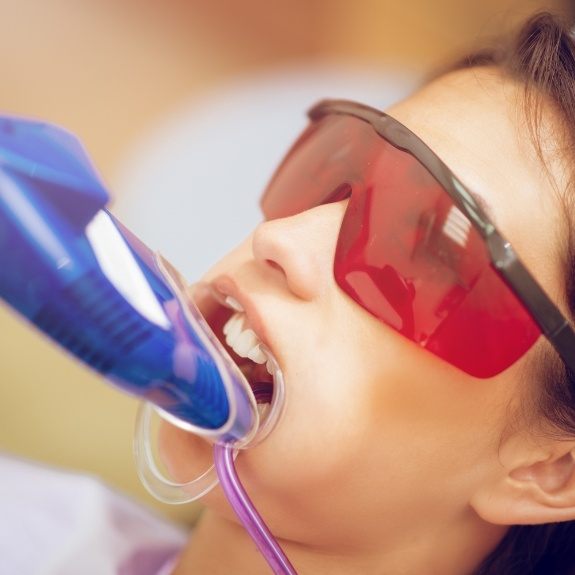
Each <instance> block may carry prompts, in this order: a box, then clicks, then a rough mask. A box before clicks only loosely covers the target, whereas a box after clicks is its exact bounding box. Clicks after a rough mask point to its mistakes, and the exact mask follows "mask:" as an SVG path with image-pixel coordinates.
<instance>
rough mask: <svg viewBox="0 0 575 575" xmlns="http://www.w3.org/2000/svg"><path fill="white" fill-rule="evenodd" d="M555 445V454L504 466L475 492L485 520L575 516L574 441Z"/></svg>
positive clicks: (513, 521)
mask: <svg viewBox="0 0 575 575" xmlns="http://www.w3.org/2000/svg"><path fill="white" fill-rule="evenodd" d="M554 447H555V448H556V449H555V450H554V453H553V454H551V455H549V454H548V455H547V456H543V454H541V458H540V459H539V460H538V461H535V462H533V463H527V464H520V465H518V466H515V467H513V468H511V470H505V469H504V468H503V469H502V474H501V475H500V476H499V478H498V479H496V480H495V481H494V483H492V484H490V485H484V486H482V487H481V488H480V489H479V490H478V491H477V492H476V493H475V494H474V496H473V497H472V499H471V502H470V503H471V506H472V508H473V509H474V510H475V511H476V512H477V513H478V515H479V516H480V517H482V518H483V519H484V520H485V521H488V522H490V523H494V524H499V525H535V524H542V523H555V522H559V521H570V520H573V519H575V450H574V449H573V445H572V444H571V442H569V443H568V442H560V441H558V442H556V444H555V445H554ZM569 448H571V449H569ZM531 455H533V453H532V454H531Z"/></svg>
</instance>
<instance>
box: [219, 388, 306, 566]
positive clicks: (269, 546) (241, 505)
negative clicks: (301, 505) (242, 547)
mask: <svg viewBox="0 0 575 575" xmlns="http://www.w3.org/2000/svg"><path fill="white" fill-rule="evenodd" d="M272 389H273V388H272V385H271V384H264V383H262V384H256V385H255V386H254V389H253V392H254V395H255V397H256V401H257V402H258V403H269V402H270V401H271V397H272ZM214 460H215V467H216V472H217V474H218V478H219V480H220V484H221V486H222V489H223V490H224V493H225V495H226V497H227V499H228V501H229V502H230V504H231V506H232V509H233V510H234V512H235V514H236V515H237V516H238V518H239V520H240V521H241V522H242V525H243V526H244V527H245V529H246V531H247V532H248V534H249V536H250V537H251V538H252V539H253V540H254V543H255V544H256V546H257V548H258V549H259V550H260V552H261V554H262V555H263V556H264V558H265V560H266V561H267V562H268V564H269V566H270V567H271V568H272V570H273V572H274V574H275V575H297V571H296V570H295V569H294V568H293V565H292V564H291V563H290V561H289V559H288V558H287V557H286V554H285V553H284V552H283V549H282V548H281V547H280V545H279V543H278V542H277V541H276V539H275V537H274V536H273V535H272V533H271V532H270V530H269V529H268V527H267V525H266V524H265V522H264V520H263V519H262V517H261V515H260V514H259V513H258V512H257V510H256V508H255V507H254V504H253V503H252V501H251V499H250V498H249V495H248V494H247V493H246V490H245V489H244V487H243V485H242V483H241V481H240V478H239V477H238V474H237V472H236V469H235V466H234V448H233V446H232V445H229V444H228V445H217V444H216V445H214Z"/></svg>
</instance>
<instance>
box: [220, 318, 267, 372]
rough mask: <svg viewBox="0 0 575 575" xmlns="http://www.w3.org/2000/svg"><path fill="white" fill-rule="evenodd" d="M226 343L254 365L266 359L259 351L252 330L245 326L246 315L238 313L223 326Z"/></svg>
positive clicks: (259, 348) (256, 339)
mask: <svg viewBox="0 0 575 575" xmlns="http://www.w3.org/2000/svg"><path fill="white" fill-rule="evenodd" d="M224 335H225V336H226V343H227V344H228V345H229V346H230V347H231V348H232V349H233V350H234V351H235V352H236V353H237V354H238V355H239V356H240V357H247V358H248V359H251V360H252V361H253V362H255V363H266V361H267V357H266V355H265V353H264V352H263V351H262V350H261V347H260V346H261V343H262V342H261V341H260V339H259V338H258V336H257V335H256V334H255V332H254V330H253V329H250V328H249V327H248V326H247V318H246V314H245V313H243V312H241V311H238V312H236V313H234V315H232V317H231V318H230V319H229V320H228V321H227V322H226V324H225V325H224Z"/></svg>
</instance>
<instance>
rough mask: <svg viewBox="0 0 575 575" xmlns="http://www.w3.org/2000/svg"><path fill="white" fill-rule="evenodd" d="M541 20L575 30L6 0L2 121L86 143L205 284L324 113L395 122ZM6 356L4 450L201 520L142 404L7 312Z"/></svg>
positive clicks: (506, 4)
mask: <svg viewBox="0 0 575 575" xmlns="http://www.w3.org/2000/svg"><path fill="white" fill-rule="evenodd" d="M537 8H549V9H552V10H554V11H556V12H559V13H561V14H563V15H565V16H566V17H569V18H571V19H575V9H574V4H573V2H572V0H548V1H528V0H482V1H481V2H476V1H471V0H469V1H467V0H435V1H434V2H428V1H426V0H414V1H412V2H397V1H392V0H354V1H353V2H352V1H350V0H330V1H327V0H242V1H237V0H236V1H234V0H120V1H118V0H83V1H82V2H73V1H71V0H18V1H17V2H15V1H13V0H12V1H10V0H0V69H1V70H2V80H1V82H0V85H1V89H0V111H2V112H5V113H13V114H18V115H24V116H31V117H35V118H41V119H44V120H48V121H50V122H54V123H57V124H60V125H62V126H64V127H66V128H67V129H69V130H71V131H72V132H74V133H75V134H76V135H78V137H79V138H80V139H81V140H82V141H83V142H84V144H85V146H86V148H87V150H88V152H89V154H90V156H91V157H92V159H93V161H94V163H95V165H96V166H97V168H98V169H99V171H100V173H101V174H102V176H103V179H104V181H105V182H106V183H107V185H108V187H109V189H110V191H111V193H112V195H113V197H114V204H113V208H112V211H114V212H115V213H116V214H117V215H119V216H120V218H121V219H122V220H124V222H125V223H126V224H127V225H128V226H129V227H131V228H132V229H133V230H134V231H135V232H136V233H138V234H139V235H140V236H141V237H142V239H143V240H144V241H145V242H146V243H148V245H150V246H151V247H154V248H156V249H158V250H159V251H161V252H162V253H163V254H164V255H166V256H167V257H168V258H169V259H171V260H172V261H173V262H174V263H175V264H176V266H177V267H179V268H180V269H181V270H182V271H183V272H184V274H185V275H186V276H187V277H188V279H189V280H190V281H194V279H196V278H197V277H199V276H200V274H201V273H202V270H203V269H205V268H206V267H207V266H208V265H209V263H210V262H213V261H214V260H215V259H216V258H217V257H219V256H220V255H221V254H222V253H224V252H225V251H226V250H227V249H229V248H230V247H231V246H233V245H234V244H235V243H237V242H238V241H239V240H240V239H241V238H242V236H243V235H245V234H246V233H247V232H248V231H249V230H250V229H251V228H252V227H253V225H254V224H255V223H256V222H257V219H258V212H257V198H258V195H259V193H260V192H261V190H262V188H263V186H264V185H265V182H266V180H267V179H268V178H269V176H270V174H271V172H272V171H273V168H274V165H275V163H277V161H278V160H279V159H280V157H281V155H282V152H283V151H284V150H285V148H286V147H287V146H288V145H289V144H290V142H291V140H292V139H293V137H294V136H295V135H296V134H297V133H298V131H299V130H300V129H301V127H302V126H303V125H304V124H305V110H306V108H307V107H309V106H310V105H311V104H312V103H314V101H316V100H318V99H320V98H322V97H350V98H355V99H359V100H362V101H365V102H366V103H370V104H373V105H376V106H380V107H383V106H385V105H387V104H389V103H391V102H392V101H393V100H394V99H397V98H399V97H401V96H402V95H403V94H406V93H407V92H408V91H409V90H410V89H412V88H413V87H414V86H416V85H417V82H418V81H420V79H421V78H422V77H424V76H425V74H427V73H429V72H430V71H432V70H433V69H434V68H436V67H438V66H441V65H442V64H444V63H446V62H449V60H450V59H452V58H454V57H457V56H458V55H461V54H462V53H463V52H464V51H466V50H468V49H470V48H472V47H473V46H475V45H477V44H478V43H481V40H482V39H483V38H486V37H491V36H493V35H496V34H497V33H499V32H501V31H502V30H506V29H508V28H509V26H511V25H512V24H513V23H514V22H516V21H518V20H520V19H522V18H524V17H525V15H527V14H529V13H531V12H532V11H534V10H535V9H537ZM0 350H1V351H0V452H6V453H11V454H16V455H17V456H21V457H25V458H31V459H34V460H38V461H41V462H46V463H49V464H52V465H56V466H61V467H65V468H69V469H74V470H80V471H84V472H88V473H91V474H96V475H98V476H99V477H101V478H102V479H103V480H105V481H106V482H108V483H109V484H111V485H113V486H115V487H116V488H118V489H121V490H123V491H126V492H128V493H130V494H131V495H132V496H133V497H135V498H137V499H139V500H141V501H144V502H145V503H147V504H149V505H153V506H155V507H156V508H158V509H160V510H161V512H162V513H165V514H167V515H169V516H171V517H173V518H176V519H178V520H181V521H187V520H189V519H190V518H191V517H192V516H193V509H190V507H183V508H182V507H176V508H171V507H168V506H162V505H160V504H158V503H156V502H154V501H153V500H152V498H151V497H150V496H148V495H147V494H146V493H145V491H144V490H143V488H142V487H141V486H140V485H139V483H138V480H137V477H136V473H135V469H134V464H133V459H132V453H131V450H132V434H133V427H134V419H135V412H136V409H137V402H136V401H135V400H134V399H132V398H130V397H127V396H125V395H122V394H120V393H118V392H117V391H115V390H114V389H112V388H110V387H108V386H107V385H104V384H102V382H101V381H99V379H98V378H97V377H95V376H94V375H92V374H91V373H88V371H87V370H85V369H84V368H82V366H80V365H78V364H77V363H75V362H73V361H71V360H70V359H69V358H68V357H67V356H65V355H64V354H62V353H61V352H60V351H58V350H56V349H55V348H53V347H52V345H51V344H49V343H48V342H47V341H45V340H44V339H42V338H41V337H40V336H39V335H38V334H37V333H35V332H34V331H32V329H30V328H29V327H28V326H27V325H25V324H24V323H23V322H21V321H20V320H19V319H18V318H16V317H15V316H14V315H13V314H12V313H11V312H10V311H9V310H7V309H6V308H5V307H3V306H1V305H0ZM1 481H2V479H1V478H0V483H1Z"/></svg>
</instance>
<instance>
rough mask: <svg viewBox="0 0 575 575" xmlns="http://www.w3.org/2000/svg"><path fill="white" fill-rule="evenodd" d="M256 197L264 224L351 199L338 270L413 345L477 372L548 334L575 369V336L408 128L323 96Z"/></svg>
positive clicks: (500, 366) (352, 292)
mask: <svg viewBox="0 0 575 575" xmlns="http://www.w3.org/2000/svg"><path fill="white" fill-rule="evenodd" d="M309 116H310V119H311V123H310V125H309V126H308V128H307V129H306V130H305V131H304V133H303V134H302V135H301V136H300V137H299V139H298V140H297V141H296V143H295V144H294V146H293V147H292V148H291V150H290V151H289V153H288V154H287V156H286V157H285V159H284V160H283V162H282V163H281V165H280V166H279V168H278V170H277V171H276V173H275V175H274V177H273V179H272V180H271V183H270V184H269V186H268V188H267V190H266V192H265V193H264V195H263V197H262V201H261V205H262V209H263V213H264V216H265V217H266V219H275V218H283V217H287V216H291V215H294V214H297V213H300V212H303V211H305V210H307V209H310V208H313V207H315V206H319V205H321V204H325V203H329V202H334V201H339V200H342V199H344V198H349V203H348V206H347V209H346V212H345V215H344V219H343V222H342V225H341V229H340V231H339V237H338V242H337V249H336V254H335V261H334V275H335V279H336V281H337V283H338V285H339V286H340V288H341V289H342V290H343V291H344V292H345V293H346V294H347V295H349V296H350V297H351V298H353V299H354V300H355V301H356V302H357V303H358V304H359V305H361V306H362V307H363V308H365V309H366V310H367V311H368V312H370V313H371V314H373V315H374V316H375V317H377V318H379V319H380V320H381V321H383V322H384V323H386V324H387V325H389V326H391V327H393V328H394V329H395V330H397V331H398V332H399V333H401V334H403V335H404V336H405V337H407V338H408V339H410V340H412V341H414V342H415V343H417V344H419V345H420V346H421V347H423V348H425V349H427V350H429V351H431V352H432V353H434V354H435V355H437V356H438V357H440V358H442V359H444V360H445V361H448V362H449V363H450V364H452V365H454V366H456V367H458V368H460V369H462V370H463V371H465V372H467V373H468V374H470V375H473V376H476V377H491V376H493V375H496V374H497V373H499V372H501V371H502V370H504V369H505V368H507V367H509V366H510V365H511V364H512V363H514V362H515V361H516V360H517V359H518V358H520V357H521V356H522V355H523V354H524V353H525V352H526V351H527V350H528V349H529V348H530V347H531V346H532V345H533V343H534V342H535V341H536V340H537V338H538V337H539V335H540V334H541V333H543V334H544V335H545V336H546V337H547V339H548V340H549V341H550V342H551V344H552V345H553V347H554V348H555V349H556V350H557V352H558V353H559V355H560V356H561V358H562V359H563V361H564V362H565V364H566V365H567V367H568V368H569V369H571V370H573V371H574V372H575V333H574V332H573V329H572V327H571V325H570V323H569V322H568V321H567V320H566V318H565V317H564V316H563V315H562V314H561V312H560V311H559V310H558V309H557V307H556V306H555V305H554V304H553V302H552V301H551V300H550V299H549V297H548V296H547V295H546V294H545V292H544V291H543V290H542V288H541V287H540V286H539V284H538V283H537V282H536V281H535V279H534V278H533V277H532V276H531V274H530V273H529V272H528V270H527V269H526V268H525V266H524V265H523V264H522V263H521V261H520V260H519V259H518V258H517V256H516V255H515V253H514V251H513V249H512V248H511V246H510V244H509V242H507V241H506V240H505V238H504V237H503V236H502V235H501V234H500V233H499V231H498V230H497V229H496V228H495V226H494V225H493V223H492V222H491V221H490V219H489V218H488V217H487V215H486V214H485V212H484V210H483V209H482V208H481V206H480V205H479V204H478V202H477V201H476V200H475V198H474V197H473V195H472V194H471V193H470V192H469V191H468V190H467V189H466V188H465V186H464V185H463V184H462V183H461V182H460V181H459V180H458V179H457V178H456V177H455V175H454V174H453V173H452V172H451V170H450V169H449V168H448V167H447V166H446V165H445V164H444V163H443V162H442V161H441V160H440V159H439V158H438V157H437V156H436V155H435V154H434V153H433V152H432V151H431V150H430V149H429V148H428V147H427V145H426V144H424V143H423V142H422V141H421V140H420V139H419V138H418V137H417V136H416V135H415V134H413V132H411V131H410V130H408V129H407V128H406V127H405V126H403V125H402V124H401V123H399V122H398V121H397V120H395V119H393V118H392V117H390V116H388V115H387V114H384V113H383V112H380V111H378V110H375V109H373V108H369V107H367V106H363V105H361V104H357V103H354V102H346V101H324V102H320V103H319V104H317V105H316V106H315V107H314V108H313V109H312V110H311V111H310V113H309Z"/></svg>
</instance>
